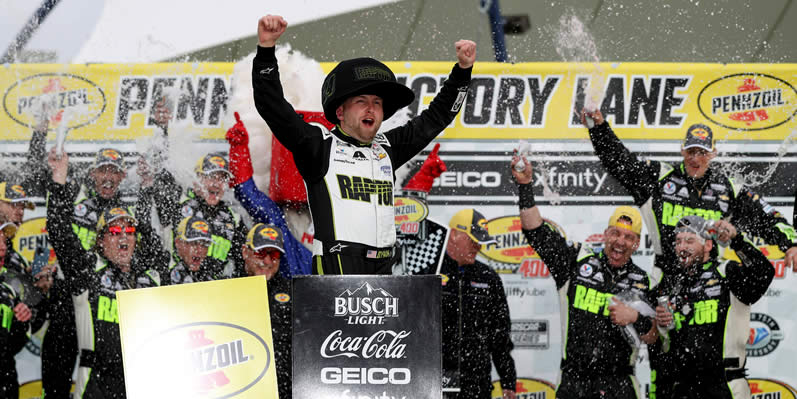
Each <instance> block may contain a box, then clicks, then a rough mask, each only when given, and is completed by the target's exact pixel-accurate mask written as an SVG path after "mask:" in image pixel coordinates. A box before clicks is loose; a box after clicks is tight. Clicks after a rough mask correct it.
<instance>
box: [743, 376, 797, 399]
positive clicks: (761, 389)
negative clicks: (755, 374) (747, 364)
mask: <svg viewBox="0 0 797 399" xmlns="http://www.w3.org/2000/svg"><path fill="white" fill-rule="evenodd" d="M747 383H748V384H749V385H750V393H751V394H752V395H751V396H750V397H751V398H752V399H797V390H795V389H794V388H793V387H791V386H789V385H788V384H785V383H783V382H780V381H776V380H770V379H765V378H748V379H747Z"/></svg>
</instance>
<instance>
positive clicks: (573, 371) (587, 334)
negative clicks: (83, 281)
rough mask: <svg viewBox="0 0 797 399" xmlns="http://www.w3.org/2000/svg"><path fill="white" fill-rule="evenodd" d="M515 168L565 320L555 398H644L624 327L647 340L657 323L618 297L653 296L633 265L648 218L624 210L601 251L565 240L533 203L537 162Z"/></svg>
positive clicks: (524, 216)
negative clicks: (631, 328)
mask: <svg viewBox="0 0 797 399" xmlns="http://www.w3.org/2000/svg"><path fill="white" fill-rule="evenodd" d="M518 162H523V163H524V165H525V169H523V171H522V172H518V171H517V170H515V168H514V167H515V165H516V164H517V163H518ZM511 165H512V175H513V177H514V178H515V181H516V182H517V183H518V190H519V192H520V199H519V205H520V220H521V224H522V227H523V234H524V235H525V236H526V239H527V240H528V242H529V245H531V247H533V248H534V250H535V251H537V253H538V254H539V255H540V258H542V260H543V261H544V262H545V264H546V266H548V270H550V271H551V276H553V278H554V281H555V282H556V288H557V290H558V291H559V311H560V314H561V319H562V320H563V321H566V323H567V324H566V325H565V328H566V330H565V331H563V332H562V336H563V337H565V341H564V342H563V344H562V363H561V365H560V368H561V370H562V374H561V379H560V383H559V386H558V388H557V390H556V397H557V398H562V399H568V398H593V397H595V398H597V397H601V398H639V397H640V396H639V387H638V382H637V380H636V377H635V374H634V365H635V362H636V358H637V351H638V347H637V345H638V343H637V342H635V338H632V340H629V339H628V337H629V336H627V335H626V333H625V331H626V330H625V327H626V326H628V325H633V327H634V329H635V331H636V333H637V335H638V336H643V337H644V338H643V339H644V340H646V342H647V341H648V340H650V341H652V339H655V336H654V335H653V332H652V330H653V322H652V319H651V318H648V317H644V316H642V315H640V314H639V312H637V311H636V310H634V309H633V308H631V307H630V306H627V305H626V304H624V303H623V302H620V301H615V300H614V299H613V298H612V297H614V296H615V295H618V294H622V296H623V297H630V298H637V299H641V300H646V299H647V295H648V290H649V288H650V281H649V279H648V276H647V274H646V273H645V271H644V270H642V269H641V268H639V267H638V266H637V265H635V264H634V263H633V261H632V260H631V255H633V253H634V251H635V250H636V249H637V248H638V247H639V238H640V232H641V230H642V216H641V215H640V214H639V211H638V210H636V208H633V207H630V206H620V207H618V208H617V209H616V210H615V211H614V213H613V214H612V216H611V217H610V218H609V225H608V227H607V228H606V230H604V232H603V236H604V249H603V251H601V252H600V253H594V252H593V251H592V250H591V249H589V248H588V247H586V246H583V245H581V244H580V243H571V242H569V241H567V240H566V239H565V238H564V237H562V235H560V234H559V233H558V232H557V231H556V230H555V229H554V228H553V227H552V226H551V225H549V224H547V223H546V222H545V221H544V220H543V219H542V216H541V215H540V211H539V208H538V207H537V206H536V202H535V199H534V193H533V184H532V176H533V174H532V168H531V164H530V163H529V162H528V161H527V160H526V159H521V158H519V157H517V156H515V157H513V159H512V164H511ZM631 337H633V336H631ZM632 341H634V342H633V344H632Z"/></svg>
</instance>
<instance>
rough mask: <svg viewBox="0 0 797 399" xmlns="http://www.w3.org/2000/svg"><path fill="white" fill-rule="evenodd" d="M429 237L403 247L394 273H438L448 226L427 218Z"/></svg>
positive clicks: (446, 239)
mask: <svg viewBox="0 0 797 399" xmlns="http://www.w3.org/2000/svg"><path fill="white" fill-rule="evenodd" d="M425 222H426V226H427V227H426V228H427V236H426V237H427V238H426V240H424V241H421V242H419V243H417V244H414V245H404V246H402V247H401V255H402V258H401V263H400V264H398V265H396V266H397V268H396V269H398V270H396V271H395V272H394V273H393V274H406V275H417V274H437V273H438V272H439V269H440V264H441V263H442V262H443V255H444V254H445V248H446V242H447V241H448V233H449V229H448V226H446V225H443V224H440V223H437V222H436V221H434V220H432V219H426V221H425Z"/></svg>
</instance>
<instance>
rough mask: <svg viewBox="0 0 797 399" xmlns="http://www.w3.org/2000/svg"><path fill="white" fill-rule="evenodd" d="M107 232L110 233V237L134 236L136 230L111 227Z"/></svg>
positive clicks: (132, 227) (128, 227)
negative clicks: (123, 234)
mask: <svg viewBox="0 0 797 399" xmlns="http://www.w3.org/2000/svg"><path fill="white" fill-rule="evenodd" d="M108 232H109V233H111V235H112V236H117V235H120V234H122V233H125V234H135V233H136V228H135V227H134V226H127V227H122V226H111V227H108Z"/></svg>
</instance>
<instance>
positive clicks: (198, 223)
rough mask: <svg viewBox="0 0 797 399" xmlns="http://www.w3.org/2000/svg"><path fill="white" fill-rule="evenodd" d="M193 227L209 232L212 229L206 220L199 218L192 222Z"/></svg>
mask: <svg viewBox="0 0 797 399" xmlns="http://www.w3.org/2000/svg"><path fill="white" fill-rule="evenodd" d="M191 228H192V229H194V230H198V231H201V232H203V233H207V232H208V230H210V226H208V224H207V223H205V222H203V221H201V220H197V221H196V222H194V223H191Z"/></svg>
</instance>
